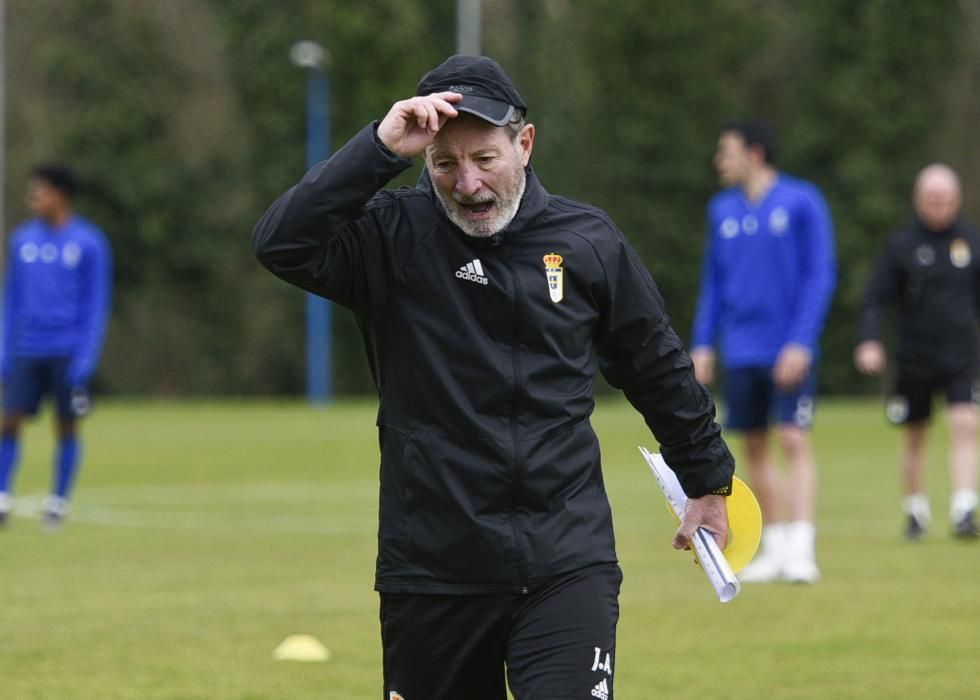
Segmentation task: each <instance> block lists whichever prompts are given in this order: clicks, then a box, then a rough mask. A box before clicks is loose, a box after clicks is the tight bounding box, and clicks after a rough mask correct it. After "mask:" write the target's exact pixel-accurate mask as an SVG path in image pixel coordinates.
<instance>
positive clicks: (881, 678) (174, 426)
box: [0, 399, 980, 700]
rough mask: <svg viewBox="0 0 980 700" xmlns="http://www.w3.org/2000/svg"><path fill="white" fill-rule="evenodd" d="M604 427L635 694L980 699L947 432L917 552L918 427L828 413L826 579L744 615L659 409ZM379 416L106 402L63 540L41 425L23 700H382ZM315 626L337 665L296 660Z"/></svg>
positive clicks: (867, 409)
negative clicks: (914, 451) (48, 517)
mask: <svg viewBox="0 0 980 700" xmlns="http://www.w3.org/2000/svg"><path fill="white" fill-rule="evenodd" d="M595 423H596V426H597V429H598V431H599V434H600V437H601V438H602V440H603V447H604V450H603V456H604V466H605V473H606V483H607V486H608V488H609V490H610V496H611V499H612V501H613V508H614V516H615V522H616V526H617V534H618V543H619V554H620V557H621V560H622V566H623V569H624V572H625V582H624V586H623V593H622V598H621V602H622V618H621V622H620V628H619V645H618V658H617V666H616V688H617V697H618V698H619V699H620V700H634V699H637V700H638V699H640V698H649V697H664V698H667V697H669V698H675V699H676V698H692V699H693V698H698V699H701V698H772V699H777V698H944V699H946V700H948V699H952V698H977V697H980V546H978V545H975V544H970V543H966V544H965V543H962V542H957V541H953V540H952V539H951V538H950V537H949V536H948V533H947V524H946V521H945V514H946V510H947V507H948V492H949V491H948V480H947V474H946V468H945V428H944V427H943V426H942V425H937V429H936V434H935V436H934V439H933V442H932V446H931V455H932V467H931V472H930V477H929V483H930V491H931V495H932V497H933V510H934V513H935V514H936V516H937V524H936V527H934V531H933V532H932V533H930V535H929V536H928V537H927V538H926V540H925V541H924V542H921V543H917V544H908V543H906V542H904V541H903V540H902V538H901V537H900V529H901V516H900V512H899V503H900V495H899V488H898V478H897V470H896V467H895V458H896V455H897V440H898V435H897V433H896V432H895V431H893V430H892V429H890V428H888V427H887V426H886V424H885V423H884V421H883V419H882V418H881V412H880V409H879V406H878V404H877V403H875V402H860V403H853V402H847V403H845V402H831V401H825V402H824V403H823V404H822V406H821V408H820V413H819V415H818V425H817V430H816V431H815V440H816V443H817V450H818V458H819V462H820V467H821V478H820V486H821V493H820V506H819V523H818V527H819V538H818V556H819V559H820V564H821V568H822V573H823V580H822V581H821V582H820V583H819V584H817V585H816V586H813V587H798V586H790V585H782V584H776V585H762V586H759V585H756V586H751V587H750V586H746V587H744V588H743V590H742V593H741V595H740V596H739V597H738V598H737V599H736V600H735V601H733V602H732V603H729V604H727V605H722V604H720V603H718V602H717V600H716V599H715V598H714V594H713V591H712V590H711V588H710V586H709V585H708V583H707V581H706V580H705V579H704V578H703V575H702V574H701V572H700V571H699V570H698V569H697V568H696V567H695V566H694V565H693V564H692V563H691V559H690V555H689V554H686V553H683V554H682V553H678V552H674V551H673V550H672V549H670V546H669V542H670V538H671V534H672V532H673V523H672V519H671V517H670V516H669V514H668V513H667V511H666V509H665V508H664V506H663V503H662V497H661V495H660V493H659V490H658V489H657V486H656V483H655V482H654V479H653V477H652V476H651V475H650V474H649V472H648V470H647V468H646V466H645V465H644V463H643V461H642V459H641V457H640V456H639V454H638V453H637V451H636V445H637V444H640V443H642V444H646V445H647V446H649V447H651V448H653V447H655V445H654V444H653V441H652V438H651V437H650V436H649V434H648V433H647V432H646V431H645V429H644V427H643V424H642V422H641V420H640V419H639V417H638V416H637V415H636V414H635V413H633V412H632V409H630V408H629V407H628V406H627V405H625V403H623V402H620V401H618V400H614V399H609V400H606V401H604V402H602V403H601V404H600V406H599V408H598V410H597V412H596V417H595ZM373 425H374V406H373V404H371V403H370V402H365V403H342V404H337V405H335V406H332V407H331V408H329V409H325V410H313V409H310V408H307V407H306V406H305V405H304V404H302V403H300V402H295V403H275V402H237V403H232V402H225V403H184V402H181V403H176V402H132V403H129V402H109V401H105V402H103V403H102V404H101V405H100V406H99V408H98V411H97V413H96V414H95V415H94V416H93V417H92V419H91V420H90V421H89V422H88V423H87V424H86V425H85V438H86V444H85V447H86V462H85V471H84V472H83V473H82V475H81V477H80V481H79V485H78V488H77V491H76V499H75V505H74V509H75V510H74V512H73V517H72V519H71V520H70V522H69V523H68V525H67V526H66V528H65V529H64V530H63V531H61V532H58V533H48V532H44V531H42V530H41V528H40V527H39V523H38V521H37V520H36V516H35V515H34V514H33V511H34V510H35V509H36V506H37V504H38V502H39V500H40V497H41V495H42V494H43V493H44V492H45V490H46V487H47V483H48V479H49V474H50V468H49V463H50V451H51V438H50V434H49V433H50V429H49V421H48V420H47V419H45V420H42V421H39V422H38V423H35V424H32V425H31V426H29V428H28V430H27V432H26V434H25V441H24V459H23V461H22V464H21V469H20V472H19V479H18V484H17V485H18V496H19V501H18V511H17V513H16V516H15V517H14V519H13V520H12V522H11V524H10V525H9V526H8V527H7V528H6V530H5V531H3V532H0V698H4V699H9V700H21V699H33V698H37V699H47V698H52V699H54V698H57V699H59V700H63V699H68V700H76V699H77V700H87V699H92V700H96V699H98V700H109V699H116V698H118V699H126V700H130V699H132V700H137V699H138V700H147V699H157V698H161V699H162V698H167V699H172V700H191V699H202V700H204V699H208V700H210V699H219V698H220V699H226V698H227V699H237V700H246V699H249V700H266V699H270V700H271V699H277V700H278V699H283V700H288V699H301V698H302V699H306V698H326V699H330V700H333V699H336V700H361V699H369V698H370V699H372V700H373V699H374V698H379V697H380V696H381V693H380V690H381V680H380V678H381V674H380V648H379V633H378V623H377V596H376V594H375V593H374V592H373V590H372V582H373V578H372V576H373V567H374V555H375V551H374V548H375V532H376V527H377V503H376V495H377V442H376V434H375V430H374V427H373ZM733 448H734V449H736V454H738V452H737V450H738V448H739V445H738V444H734V445H733ZM296 633H308V634H312V635H314V636H316V637H317V638H319V639H320V640H321V641H323V642H324V643H325V644H326V645H327V646H328V647H329V648H330V650H331V652H332V658H331V659H330V661H329V662H327V663H309V664H304V663H297V662H277V661H275V660H273V658H272V650H273V648H274V647H275V646H276V645H277V644H279V642H281V641H282V640H283V639H284V638H285V637H286V636H288V635H290V634H296ZM447 663H452V660H451V659H447ZM411 700H420V699H415V698H413V699H411ZM461 700H465V699H461ZM569 700H574V699H569ZM586 700H587V698H586Z"/></svg>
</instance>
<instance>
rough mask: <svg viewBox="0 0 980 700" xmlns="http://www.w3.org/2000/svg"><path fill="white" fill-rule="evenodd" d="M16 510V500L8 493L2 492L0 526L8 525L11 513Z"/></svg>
mask: <svg viewBox="0 0 980 700" xmlns="http://www.w3.org/2000/svg"><path fill="white" fill-rule="evenodd" d="M13 509H14V499H12V498H11V497H10V494H9V493H7V492H6V491H0V526H2V525H6V524H7V518H9V517H10V511H11V510H13Z"/></svg>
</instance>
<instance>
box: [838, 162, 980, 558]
mask: <svg viewBox="0 0 980 700" xmlns="http://www.w3.org/2000/svg"><path fill="white" fill-rule="evenodd" d="M960 203H961V196H960V184H959V179H958V178H957V176H956V174H955V173H954V172H953V171H952V170H951V169H950V168H948V167H947V166H945V165H940V164H934V165H930V166H929V167H927V168H925V169H923V170H922V172H921V173H919V176H918V178H917V179H916V183H915V190H914V195H913V204H914V207H915V214H916V215H915V218H914V220H913V221H912V222H911V223H910V224H909V225H908V226H906V227H905V228H904V229H902V230H901V231H899V232H897V233H896V234H894V235H893V236H892V237H891V239H890V240H889V241H888V245H887V247H886V249H885V251H884V254H883V255H882V256H881V258H880V259H879V261H878V265H877V267H876V269H875V272H874V276H873V278H872V280H871V282H870V284H869V286H868V290H867V294H866V295H865V303H864V311H863V313H862V315H861V322H860V328H859V337H858V341H859V342H858V345H857V348H856V349H855V352H854V361H855V364H856V366H857V368H858V369H859V370H860V371H862V372H864V373H866V374H872V375H876V374H881V372H882V371H883V370H884V368H885V350H884V346H883V345H882V343H881V326H882V321H883V318H884V315H885V313H886V311H887V309H888V307H889V306H892V305H897V306H898V310H899V327H898V349H897V353H896V354H897V364H898V371H897V377H896V381H895V387H894V390H893V392H892V394H891V395H890V397H889V399H888V402H887V406H886V409H887V417H888V419H889V420H890V421H891V422H892V423H894V424H896V425H902V426H904V428H905V438H906V440H905V454H904V464H903V469H904V481H905V503H904V510H905V513H906V515H907V518H908V519H907V525H906V531H905V532H906V535H907V536H908V537H909V538H910V539H919V538H920V537H922V536H923V535H924V534H925V531H926V528H927V527H928V525H929V521H930V519H931V511H930V507H929V500H928V498H927V496H926V494H925V489H924V483H923V476H924V471H925V438H926V429H927V427H928V424H929V418H930V415H931V412H932V397H933V394H934V393H936V392H940V391H941V392H943V393H945V395H946V401H947V414H948V417H949V424H950V438H951V449H950V474H951V481H952V485H953V492H952V498H951V503H950V518H951V520H952V522H953V534H954V535H956V536H958V537H964V538H975V537H977V536H978V535H980V531H978V529H977V525H976V522H975V512H976V508H977V464H976V463H977V438H976V432H977V408H976V404H975V392H974V384H975V382H976V379H977V371H978V362H980V357H978V354H977V353H978V334H977V321H978V319H980V239H978V237H977V234H976V232H975V231H974V230H973V229H972V228H971V227H969V226H967V225H966V224H965V223H964V222H963V221H962V220H960V218H959V214H960Z"/></svg>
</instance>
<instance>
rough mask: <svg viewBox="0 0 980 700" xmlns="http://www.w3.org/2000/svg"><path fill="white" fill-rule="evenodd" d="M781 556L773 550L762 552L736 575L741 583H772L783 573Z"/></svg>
mask: <svg viewBox="0 0 980 700" xmlns="http://www.w3.org/2000/svg"><path fill="white" fill-rule="evenodd" d="M781 559H782V558H781V557H780V556H778V555H777V554H776V553H774V552H763V553H762V554H760V555H759V556H757V557H756V558H755V559H753V560H752V561H751V562H749V565H748V566H746V567H745V568H744V569H742V570H741V571H740V572H739V573H738V574H736V576H737V577H738V580H739V581H741V582H742V583H772V582H773V581H778V580H779V579H780V578H781V577H782V575H783V562H782V560H781Z"/></svg>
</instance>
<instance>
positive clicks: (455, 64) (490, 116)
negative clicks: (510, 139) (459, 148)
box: [415, 55, 527, 126]
mask: <svg viewBox="0 0 980 700" xmlns="http://www.w3.org/2000/svg"><path fill="white" fill-rule="evenodd" d="M434 92H458V93H459V94H461V95H462V96H463V99H462V100H460V101H459V102H457V103H456V104H454V105H453V107H455V108H456V109H457V110H459V111H461V112H469V113H470V114H475V115H476V116H478V117H479V118H480V119H484V120H486V121H488V122H490V123H491V124H493V125H494V126H503V125H504V124H507V123H508V122H510V121H511V120H512V119H513V118H514V113H515V112H517V111H518V110H520V112H521V114H522V115H523V114H526V113H527V105H526V104H524V99H523V98H522V97H521V96H520V94H519V93H518V92H517V88H515V87H514V83H512V82H511V81H510V78H508V77H507V74H506V73H504V69H503V68H501V67H500V66H499V65H498V64H497V62H496V61H494V60H493V59H492V58H487V57H486V56H459V55H457V56H450V57H449V58H447V59H446V61H445V62H444V63H443V64H442V65H440V66H437V67H436V68H433V69H432V70H430V71H429V72H428V73H426V74H425V75H423V76H422V80H420V81H419V87H418V90H416V91H415V94H416V95H431V94H432V93H434Z"/></svg>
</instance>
